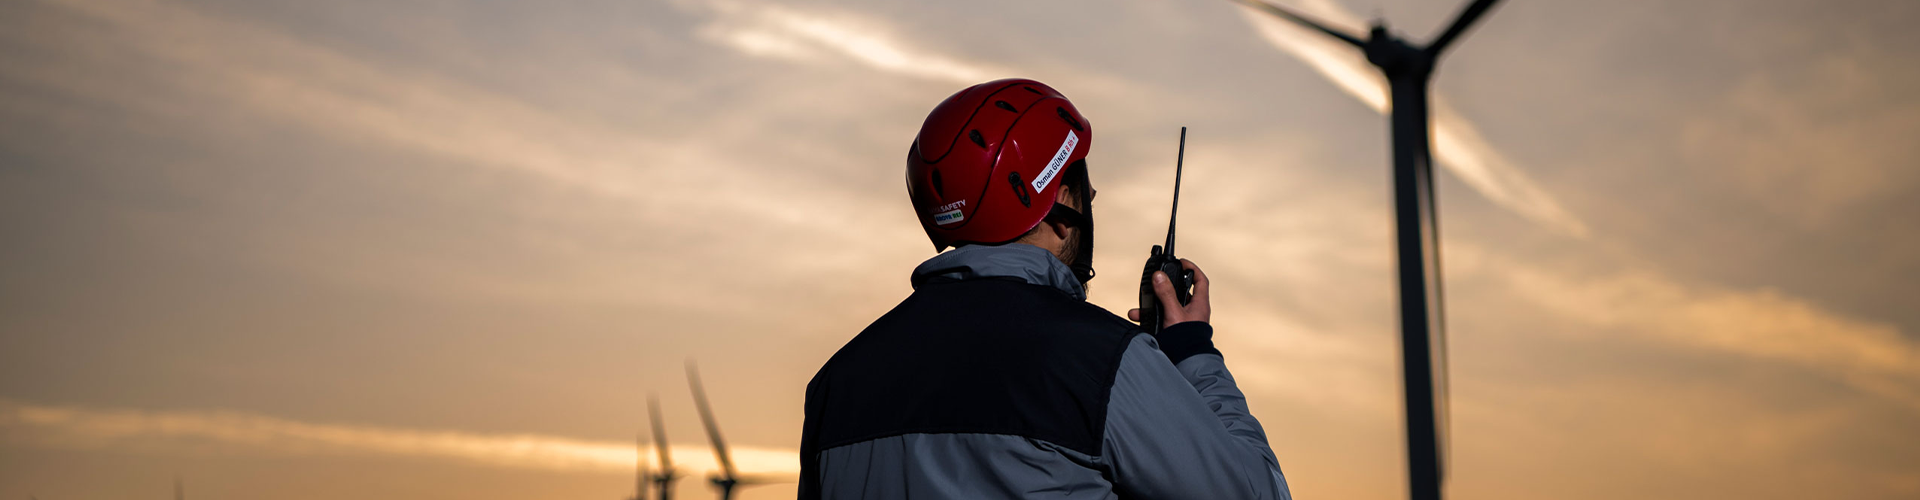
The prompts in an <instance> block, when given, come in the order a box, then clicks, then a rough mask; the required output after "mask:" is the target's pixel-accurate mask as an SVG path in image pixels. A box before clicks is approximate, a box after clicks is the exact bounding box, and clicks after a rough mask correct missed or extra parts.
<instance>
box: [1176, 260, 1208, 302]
mask: <svg viewBox="0 0 1920 500" xmlns="http://www.w3.org/2000/svg"><path fill="white" fill-rule="evenodd" d="M1180 265H1181V266H1183V267H1185V268H1187V269H1189V270H1192V271H1193V300H1195V301H1199V302H1207V298H1208V297H1211V296H1210V295H1208V294H1207V272H1206V271H1201V270H1200V265H1199V264H1195V263H1193V261H1191V260H1187V259H1180Z"/></svg>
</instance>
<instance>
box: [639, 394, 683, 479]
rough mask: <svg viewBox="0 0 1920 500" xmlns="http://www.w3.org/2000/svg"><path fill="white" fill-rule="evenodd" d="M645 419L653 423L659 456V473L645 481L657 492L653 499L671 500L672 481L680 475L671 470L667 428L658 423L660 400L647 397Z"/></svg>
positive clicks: (670, 452)
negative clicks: (650, 482)
mask: <svg viewBox="0 0 1920 500" xmlns="http://www.w3.org/2000/svg"><path fill="white" fill-rule="evenodd" d="M647 418H648V420H651V421H652V423H653V442H654V443H658V445H657V446H658V447H657V448H655V449H656V450H659V454H660V472H656V473H653V474H650V475H651V476H652V477H650V478H647V479H649V480H652V481H653V485H654V488H655V489H657V490H658V493H657V494H656V495H654V498H657V499H659V500H673V480H675V479H680V474H679V473H677V472H675V471H674V470H673V453H672V450H670V448H672V447H671V446H668V445H667V427H666V426H665V425H662V424H661V423H660V398H657V397H654V396H652V395H648V396H647Z"/></svg>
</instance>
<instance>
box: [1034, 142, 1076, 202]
mask: <svg viewBox="0 0 1920 500" xmlns="http://www.w3.org/2000/svg"><path fill="white" fill-rule="evenodd" d="M1079 145H1080V136H1079V135H1077V134H1074V133H1073V131H1072V130H1068V131H1067V140H1065V141H1062V142H1061V143H1060V152H1057V153H1054V154H1053V161H1049V162H1047V168H1046V170H1041V171H1040V175H1038V176H1035V177H1034V178H1033V192H1036V193H1039V192H1045V191H1046V190H1047V185H1048V184H1052V183H1053V178H1054V177H1056V176H1058V175H1060V167H1064V166H1067V157H1069V156H1073V148H1074V146H1079Z"/></svg>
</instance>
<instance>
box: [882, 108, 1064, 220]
mask: <svg viewBox="0 0 1920 500" xmlns="http://www.w3.org/2000/svg"><path fill="white" fill-rule="evenodd" d="M1092 146H1093V126H1092V125H1091V124H1089V123H1087V119H1086V118H1085V117H1083V116H1080V111H1079V110H1078V109H1075V108H1074V107H1073V103H1072V102H1068V101H1067V97H1066V96H1064V95H1061V94H1060V92H1059V91H1057V90H1054V89H1053V87H1048V86H1047V85H1046V84H1043V83H1040V82H1036V81H1033V80H1027V79H1021V78H1010V79H1006V80H994V81H991V82H987V83H982V84H979V85H974V86H972V87H967V88H966V89H964V90H961V91H959V92H956V93H954V94H953V95H952V96H950V97H947V100H945V101H941V102H940V105H939V106H935V107H934V108H933V112H932V113H928V114H927V122H926V123H925V124H923V125H921V126H920V135H918V136H916V137H915V138H914V140H913V147H912V149H909V150H908V151H907V195H908V196H909V197H911V198H912V200H913V209H914V211H915V212H917V213H918V214H919V216H920V226H921V227H922V228H925V229H926V231H927V238H929V239H932V240H933V246H934V249H935V250H946V248H947V247H949V246H958V245H960V244H964V243H987V244H997V243H1004V242H1008V241H1012V240H1014V239H1016V238H1019V237H1020V236H1021V235H1024V234H1026V233H1027V231H1030V230H1032V229H1033V228H1034V226H1037V225H1039V224H1040V221H1041V220H1042V219H1045V218H1046V217H1047V212H1048V211H1050V210H1052V209H1053V205H1054V200H1056V199H1058V196H1059V195H1060V189H1061V186H1062V185H1063V184H1066V179H1067V176H1066V175H1065V174H1066V173H1067V172H1066V170H1068V169H1069V167H1076V166H1078V165H1076V164H1077V163H1078V162H1080V161H1081V160H1084V159H1085V158H1086V157H1087V151H1088V150H1089V148H1091V147H1092ZM1080 168H1084V167H1080ZM1076 174H1078V175H1085V174H1084V173H1079V172H1076ZM1082 179H1084V177H1082Z"/></svg>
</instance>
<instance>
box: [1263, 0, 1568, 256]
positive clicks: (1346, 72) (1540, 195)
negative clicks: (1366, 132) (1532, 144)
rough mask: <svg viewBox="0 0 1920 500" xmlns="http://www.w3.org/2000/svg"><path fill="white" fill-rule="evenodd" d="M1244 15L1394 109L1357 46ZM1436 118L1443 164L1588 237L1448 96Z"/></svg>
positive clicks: (1364, 95) (1327, 9)
mask: <svg viewBox="0 0 1920 500" xmlns="http://www.w3.org/2000/svg"><path fill="white" fill-rule="evenodd" d="M1302 4H1303V5H1304V6H1305V9H1304V10H1307V11H1309V12H1312V13H1313V14H1314V15H1316V16H1319V17H1321V18H1323V19H1326V20H1328V21H1330V22H1332V23H1334V24H1335V25H1343V26H1354V25H1358V24H1359V22H1360V18H1359V16H1357V15H1355V14H1353V13H1352V12H1351V11H1348V10H1346V9H1345V8H1343V7H1341V6H1340V5H1339V4H1336V3H1334V2H1332V1H1331V0H1311V1H1306V2H1302ZM1241 14H1242V15H1243V16H1245V17H1246V18H1247V20H1248V21H1249V22H1251V23H1253V25H1254V27H1255V28H1257V29H1259V31H1260V35H1261V37H1263V38H1265V39H1266V40H1267V42H1268V43H1271V44H1273V46H1275V47H1278V48H1280V49H1281V50H1284V51H1286V52H1287V53H1289V54H1293V55H1294V56H1295V57H1298V58H1300V60H1301V61H1304V62H1306V63H1307V65H1308V66H1310V67H1312V68H1313V69H1314V70H1315V71H1318V72H1319V73H1320V74H1321V75H1322V76H1325V77H1326V78H1327V79H1328V80H1331V81H1332V82H1333V83H1334V85H1335V86H1338V87H1339V88H1340V90H1341V91H1344V92H1346V93H1347V94H1348V95H1351V96H1353V97H1354V98H1356V99H1359V100H1360V102H1363V103H1365V104H1366V105H1367V107H1370V108H1373V110H1374V111H1378V112H1381V113H1386V112H1388V111H1389V110H1390V107H1391V106H1392V103H1390V102H1388V100H1387V82H1386V80H1385V79H1384V78H1383V77H1381V76H1380V73H1379V71H1377V70H1375V69H1374V67H1373V66H1372V65H1371V64H1369V63H1368V62H1367V60H1366V57H1365V56H1364V55H1362V54H1361V53H1360V52H1359V51H1358V50H1356V49H1354V48H1353V47H1350V46H1347V45H1344V44H1342V43H1340V42H1336V41H1333V40H1332V39H1331V38H1329V37H1327V36H1325V35H1323V34H1320V33H1315V32H1310V31H1307V30H1306V29H1304V28H1301V27H1299V26H1296V25H1294V24H1292V23H1287V22H1284V21H1281V20H1278V19H1275V18H1274V17H1273V16H1271V15H1268V14H1267V13H1264V12H1258V11H1254V10H1252V9H1244V10H1242V11H1241ZM1356 33H1357V31H1356ZM1433 117H1434V118H1433V129H1432V130H1433V149H1434V155H1435V156H1436V157H1437V158H1438V160H1439V163H1440V165H1441V166H1443V167H1446V168H1447V169H1448V171H1451V172H1453V174H1454V175H1457V176H1459V177H1460V179H1461V180H1462V181H1465V182H1466V183H1467V185H1468V186H1472V187H1473V189H1474V190H1475V191H1478V192H1480V194H1481V195H1482V196H1486V197H1487V199H1490V200H1493V202H1494V203H1497V204H1499V205H1500V206H1503V207H1506V208H1507V209H1508V210H1512V211H1514V212H1516V213H1519V214H1520V215H1522V216H1524V217H1527V218H1529V219H1532V220H1533V221H1535V222H1537V223H1540V224H1542V225H1545V226H1547V227H1549V228H1552V229H1553V230H1556V231H1559V232H1561V233H1563V234H1567V235H1571V236H1575V237H1581V238H1584V237H1586V236H1587V233H1588V230H1587V227H1586V224H1585V223H1582V222H1581V221H1580V219H1579V218H1577V217H1574V216H1573V214H1571V213H1568V212H1567V211H1566V209H1564V208H1562V207H1561V206H1560V203H1559V202H1558V201H1555V200H1554V199H1553V197H1552V196H1551V195H1549V194H1547V192H1546V191H1545V190H1543V189H1541V188H1540V187H1539V185H1537V184H1535V183H1534V182H1533V180H1532V179H1531V178H1529V177H1528V176H1527V175H1526V173H1525V172H1524V171H1522V170H1520V169H1519V168H1518V167H1516V166H1514V165H1513V163H1512V162H1510V161H1508V160H1507V159H1506V157H1505V156H1503V155H1501V154H1500V151H1499V150H1497V149H1494V147H1493V146H1492V145H1491V144H1488V143H1487V141H1486V139H1484V138H1482V137H1481V135H1480V131H1479V130H1477V129H1476V128H1475V127H1474V126H1473V123H1472V122H1470V121H1468V120H1467V119H1466V118H1463V117H1461V116H1460V115H1459V113H1457V112H1455V111H1454V110H1453V109H1452V107H1451V106H1448V105H1447V103H1446V100H1445V99H1442V98H1440V97H1438V96H1436V97H1434V99H1433Z"/></svg>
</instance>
